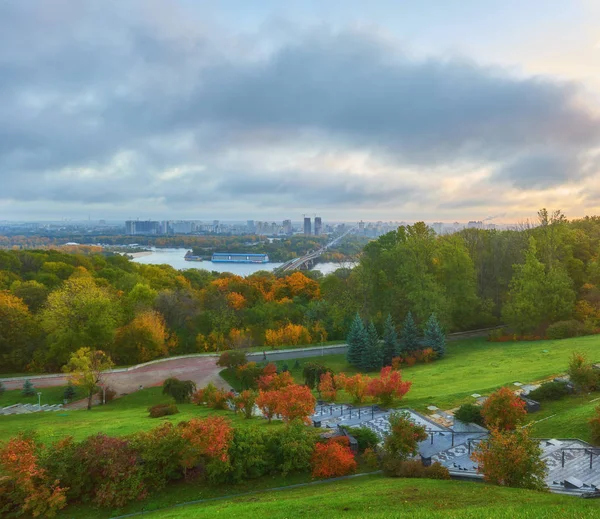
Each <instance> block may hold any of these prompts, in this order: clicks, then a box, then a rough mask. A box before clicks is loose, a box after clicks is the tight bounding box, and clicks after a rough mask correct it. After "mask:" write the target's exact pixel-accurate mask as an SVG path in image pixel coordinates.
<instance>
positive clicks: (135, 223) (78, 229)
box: [0, 216, 508, 238]
mask: <svg viewBox="0 0 600 519" xmlns="http://www.w3.org/2000/svg"><path fill="white" fill-rule="evenodd" d="M400 225H407V222H404V221H400V222H398V221H388V222H383V221H377V222H364V221H362V220H361V221H360V222H354V223H349V222H330V223H324V222H323V219H322V218H321V217H319V216H315V217H314V218H311V217H308V216H303V219H302V220H300V221H297V222H294V221H292V220H291V219H287V220H283V221H282V222H269V221H261V220H246V222H237V221H233V222H232V221H229V222H227V221H220V220H211V221H202V220H140V219H136V220H126V221H125V222H123V221H107V220H91V219H88V220H80V221H60V222H11V221H0V233H1V234H11V235H15V234H24V235H27V234H48V235H57V234H63V233H64V234H67V233H83V234H91V235H102V234H106V235H122V234H126V235H129V236H159V235H163V236H167V235H229V236H233V235H261V236H269V237H283V236H293V235H304V236H322V235H332V234H340V233H344V232H346V231H347V230H349V229H351V228H353V227H355V228H356V230H355V231H354V232H355V234H358V235H361V236H366V237H369V238H377V237H379V236H381V235H383V234H386V233H388V232H390V231H393V230H395V229H397V228H398V227H399V226H400ZM429 226H430V227H431V229H433V231H435V233H436V234H438V235H442V234H451V233H454V232H458V231H460V230H462V229H464V228H468V229H497V228H507V227H508V226H506V225H501V224H495V223H492V222H491V221H486V220H472V221H469V222H467V223H461V222H454V223H445V222H433V223H431V224H429Z"/></svg>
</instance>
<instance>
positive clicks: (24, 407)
mask: <svg viewBox="0 0 600 519" xmlns="http://www.w3.org/2000/svg"><path fill="white" fill-rule="evenodd" d="M62 408H63V405H62V404H54V405H48V404H43V405H41V406H39V405H37V404H13V405H9V406H7V407H3V408H0V415H9V414H29V413H41V412H48V411H60V410H62Z"/></svg>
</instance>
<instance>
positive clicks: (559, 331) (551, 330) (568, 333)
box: [546, 319, 585, 339]
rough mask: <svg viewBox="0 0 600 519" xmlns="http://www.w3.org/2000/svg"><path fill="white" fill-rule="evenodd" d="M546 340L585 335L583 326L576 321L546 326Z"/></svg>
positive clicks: (571, 320) (559, 322)
mask: <svg viewBox="0 0 600 519" xmlns="http://www.w3.org/2000/svg"><path fill="white" fill-rule="evenodd" d="M546 335H547V337H548V339H568V338H570V337H579V336H580V335H585V325H584V324H583V323H581V322H579V321H577V320H576V319H570V320H568V321H558V322H556V323H554V324H551V325H550V326H548V329H547V330H546Z"/></svg>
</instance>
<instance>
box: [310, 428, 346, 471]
mask: <svg viewBox="0 0 600 519" xmlns="http://www.w3.org/2000/svg"><path fill="white" fill-rule="evenodd" d="M311 465H312V477H313V478H335V477H339V476H346V475H347V474H352V473H353V472H355V471H356V460H355V459H354V454H352V451H351V450H350V446H349V443H348V438H347V437H345V436H341V437H337V438H331V439H330V440H328V441H327V442H324V443H317V444H316V445H315V450H314V452H313V455H312V457H311Z"/></svg>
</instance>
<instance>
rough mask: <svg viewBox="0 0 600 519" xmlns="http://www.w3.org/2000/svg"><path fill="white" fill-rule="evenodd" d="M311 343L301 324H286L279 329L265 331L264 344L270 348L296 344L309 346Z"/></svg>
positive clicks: (310, 338)
mask: <svg viewBox="0 0 600 519" xmlns="http://www.w3.org/2000/svg"><path fill="white" fill-rule="evenodd" d="M311 342H312V337H311V336H310V332H309V331H308V329H307V328H306V327H305V326H302V325H301V324H292V323H288V324H286V325H284V326H281V327H280V328H277V329H269V330H266V331H265V344H266V345H267V346H270V347H272V348H276V347H278V346H297V345H298V344H310V343H311Z"/></svg>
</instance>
